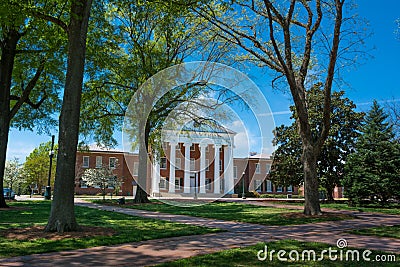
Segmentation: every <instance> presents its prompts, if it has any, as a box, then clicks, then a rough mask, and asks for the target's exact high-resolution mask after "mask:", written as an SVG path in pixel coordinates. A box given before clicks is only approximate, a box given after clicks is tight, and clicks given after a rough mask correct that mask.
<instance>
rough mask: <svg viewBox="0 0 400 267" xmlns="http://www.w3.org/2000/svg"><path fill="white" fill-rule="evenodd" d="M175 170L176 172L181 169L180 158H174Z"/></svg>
mask: <svg viewBox="0 0 400 267" xmlns="http://www.w3.org/2000/svg"><path fill="white" fill-rule="evenodd" d="M175 168H176V169H178V170H180V169H182V160H181V158H176V159H175Z"/></svg>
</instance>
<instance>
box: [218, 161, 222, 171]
mask: <svg viewBox="0 0 400 267" xmlns="http://www.w3.org/2000/svg"><path fill="white" fill-rule="evenodd" d="M219 171H220V172H222V160H221V159H220V160H219Z"/></svg>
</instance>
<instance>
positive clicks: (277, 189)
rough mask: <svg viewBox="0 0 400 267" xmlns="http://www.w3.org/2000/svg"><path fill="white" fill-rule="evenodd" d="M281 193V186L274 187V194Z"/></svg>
mask: <svg viewBox="0 0 400 267" xmlns="http://www.w3.org/2000/svg"><path fill="white" fill-rule="evenodd" d="M282 191H283V187H282V186H281V185H278V186H277V187H276V192H278V193H282Z"/></svg>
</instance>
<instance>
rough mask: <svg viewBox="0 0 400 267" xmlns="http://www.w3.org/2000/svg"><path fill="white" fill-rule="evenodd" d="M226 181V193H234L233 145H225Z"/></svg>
mask: <svg viewBox="0 0 400 267" xmlns="http://www.w3.org/2000/svg"><path fill="white" fill-rule="evenodd" d="M224 181H225V190H224V193H225V194H233V193H234V192H233V185H234V181H233V149H232V146H231V145H227V146H224Z"/></svg>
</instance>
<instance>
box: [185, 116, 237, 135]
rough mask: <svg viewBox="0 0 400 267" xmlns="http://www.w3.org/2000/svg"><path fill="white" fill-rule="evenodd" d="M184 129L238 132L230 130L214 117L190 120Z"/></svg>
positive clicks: (209, 131) (191, 130) (225, 132)
mask: <svg viewBox="0 0 400 267" xmlns="http://www.w3.org/2000/svg"><path fill="white" fill-rule="evenodd" d="M182 131H189V132H206V133H224V134H236V132H234V131H232V130H229V129H228V128H226V127H224V126H222V125H221V124H219V123H218V122H216V121H215V120H213V119H207V120H201V121H194V120H192V121H189V122H188V123H186V124H185V125H184V126H183V127H182Z"/></svg>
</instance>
